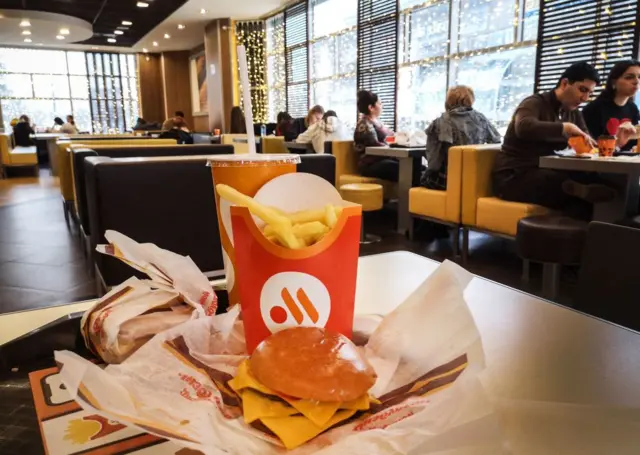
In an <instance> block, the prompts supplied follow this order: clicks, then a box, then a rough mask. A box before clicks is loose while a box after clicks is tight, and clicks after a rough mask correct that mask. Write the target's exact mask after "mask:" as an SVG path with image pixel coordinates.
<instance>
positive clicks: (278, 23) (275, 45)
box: [266, 14, 287, 122]
mask: <svg viewBox="0 0 640 455" xmlns="http://www.w3.org/2000/svg"><path fill="white" fill-rule="evenodd" d="M266 37H267V119H268V121H270V122H275V121H276V117H277V115H278V112H282V111H286V110H287V93H286V91H287V87H286V77H287V76H286V69H285V64H286V60H285V57H284V14H278V15H277V16H273V17H270V18H269V19H267V21H266Z"/></svg>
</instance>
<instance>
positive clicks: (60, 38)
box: [56, 35, 65, 40]
mask: <svg viewBox="0 0 640 455" xmlns="http://www.w3.org/2000/svg"><path fill="white" fill-rule="evenodd" d="M56 39H59V40H63V39H65V37H64V35H58V36H56Z"/></svg>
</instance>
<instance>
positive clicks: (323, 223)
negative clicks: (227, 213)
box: [216, 184, 342, 249]
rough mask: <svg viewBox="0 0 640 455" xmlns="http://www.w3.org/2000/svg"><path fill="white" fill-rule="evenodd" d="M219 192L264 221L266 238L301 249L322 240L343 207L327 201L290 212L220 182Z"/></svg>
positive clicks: (217, 189) (334, 223)
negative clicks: (323, 205)
mask: <svg viewBox="0 0 640 455" xmlns="http://www.w3.org/2000/svg"><path fill="white" fill-rule="evenodd" d="M216 191H217V192H218V195H219V196H220V197H222V198H224V199H226V200H228V201H229V202H231V203H233V204H235V205H238V206H242V207H247V208H248V209H249V211H250V212H251V213H252V214H253V215H255V216H257V217H258V218H260V219H261V220H262V221H264V222H265V223H266V224H265V226H264V229H263V233H264V235H265V237H266V238H267V239H268V240H270V241H271V242H273V243H275V244H278V245H281V246H284V247H287V248H291V249H299V248H304V247H307V246H310V245H313V244H315V243H317V242H319V241H320V240H321V239H322V238H323V237H324V236H325V235H326V234H327V233H328V232H329V231H330V230H331V229H332V228H333V227H334V226H335V225H336V223H337V222H338V218H339V217H340V214H341V213H342V207H336V206H334V205H332V204H327V205H326V206H325V207H324V208H319V209H312V210H303V211H301V212H295V213H286V212H283V211H282V210H279V209H277V208H275V207H268V206H266V205H263V204H260V203H259V202H257V201H256V200H255V199H253V198H252V197H249V196H247V195H246V194H242V193H241V192H239V191H238V190H236V189H234V188H232V187H230V186H228V185H224V184H218V185H216Z"/></svg>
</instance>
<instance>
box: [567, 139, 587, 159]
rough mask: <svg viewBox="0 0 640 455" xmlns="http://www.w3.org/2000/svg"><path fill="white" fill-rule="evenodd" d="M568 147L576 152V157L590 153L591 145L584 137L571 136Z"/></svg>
mask: <svg viewBox="0 0 640 455" xmlns="http://www.w3.org/2000/svg"><path fill="white" fill-rule="evenodd" d="M569 145H570V146H571V148H572V149H573V150H575V151H576V154H577V155H585V154H587V153H590V152H591V144H589V141H587V138H586V137H584V136H573V137H570V138H569Z"/></svg>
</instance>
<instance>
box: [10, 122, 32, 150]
mask: <svg viewBox="0 0 640 455" xmlns="http://www.w3.org/2000/svg"><path fill="white" fill-rule="evenodd" d="M32 134H34V131H33V128H32V127H31V120H30V119H29V117H27V116H26V115H21V116H20V120H19V121H18V123H16V125H15V126H14V127H13V138H14V141H15V144H16V146H18V147H30V146H32V145H34V142H33V141H32V140H31V135H32Z"/></svg>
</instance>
